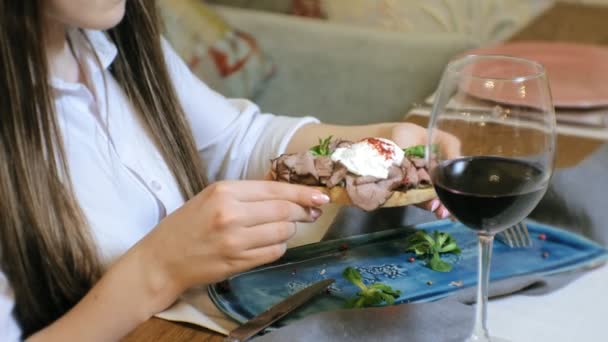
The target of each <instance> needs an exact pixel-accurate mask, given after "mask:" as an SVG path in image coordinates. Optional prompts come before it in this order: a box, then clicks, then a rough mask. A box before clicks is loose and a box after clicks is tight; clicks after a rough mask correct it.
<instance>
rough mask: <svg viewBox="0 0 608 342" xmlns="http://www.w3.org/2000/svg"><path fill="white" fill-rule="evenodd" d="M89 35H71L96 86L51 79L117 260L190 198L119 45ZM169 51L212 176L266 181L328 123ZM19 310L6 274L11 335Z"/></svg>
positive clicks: (78, 166) (76, 168)
mask: <svg viewBox="0 0 608 342" xmlns="http://www.w3.org/2000/svg"><path fill="white" fill-rule="evenodd" d="M85 34H86V35H87V37H88V39H89V41H90V42H91V45H90V46H89V45H88V44H87V42H86V39H85V37H84V36H83V35H82V34H81V33H80V31H77V30H74V31H73V32H70V36H71V39H72V40H73V44H74V47H75V51H76V56H77V58H78V59H79V61H81V63H82V65H83V69H84V71H83V72H84V73H85V74H86V75H87V76H88V79H89V80H90V83H91V89H88V88H87V87H85V86H84V85H82V84H77V83H68V82H65V81H63V80H61V79H57V78H52V79H51V86H52V88H53V90H54V94H55V105H56V110H57V115H58V119H59V120H58V121H59V124H60V127H61V130H62V135H63V138H64V142H65V148H66V153H67V158H68V165H69V170H70V173H71V177H72V182H73V183H74V191H75V194H76V198H77V199H78V202H79V204H80V206H81V208H82V210H83V211H84V214H85V216H86V218H87V219H88V221H89V225H90V228H91V230H92V232H93V236H94V238H95V240H96V244H97V247H98V248H99V251H100V253H101V256H102V260H103V262H104V263H105V264H109V263H111V262H112V261H113V260H114V259H116V258H117V257H119V256H120V255H122V254H123V253H124V252H126V251H127V249H129V248H130V247H131V246H133V245H134V244H135V243H136V242H137V241H138V240H140V239H141V238H142V237H143V236H144V235H146V234H147V233H148V232H149V231H150V230H151V229H153V228H154V227H155V226H156V225H157V224H158V223H159V221H160V220H161V219H162V218H163V217H164V216H165V215H167V214H169V213H171V212H172V211H174V210H175V209H177V208H178V207H180V206H181V205H182V204H183V203H184V198H183V197H182V196H181V194H180V191H179V189H178V186H177V183H176V182H175V179H174V177H173V176H172V174H171V172H170V171H169V168H168V167H167V165H166V164H165V162H164V161H163V159H162V157H161V156H160V154H159V152H158V151H157V149H156V148H155V146H154V144H153V143H152V141H151V139H150V138H149V137H148V135H147V134H146V132H145V131H144V130H143V128H142V127H141V125H140V124H139V123H138V121H137V117H136V115H135V113H134V111H133V108H132V106H131V104H130V103H129V101H128V100H127V98H126V96H125V94H124V92H123V91H122V89H121V88H120V86H119V85H118V83H117V82H116V80H115V79H114V78H113V77H112V75H111V74H110V72H109V71H108V67H109V66H110V64H111V63H112V61H113V60H114V59H115V57H116V53H117V51H116V47H115V46H114V44H113V43H112V42H111V41H110V40H109V39H108V38H107V37H106V35H105V34H104V33H103V32H99V31H85ZM91 47H92V48H93V49H94V51H96V52H97V54H98V57H99V60H100V61H101V65H98V64H97V61H96V60H95V58H94V55H93V50H92V49H91ZM163 50H164V52H165V58H166V62H167V65H168V69H169V73H170V76H171V79H172V81H173V84H174V86H175V89H176V92H177V95H178V98H179V101H180V103H181V105H182V106H183V108H184V111H185V113H186V116H187V118H188V120H189V123H190V126H191V128H192V132H193V134H194V139H195V141H196V147H197V149H198V152H199V155H200V157H201V159H202V161H203V165H204V172H205V177H206V179H207V180H208V181H209V182H213V181H217V180H222V179H245V178H247V179H253V178H262V177H263V175H264V174H265V173H266V171H267V170H268V167H269V159H270V158H273V157H274V156H277V155H279V154H281V153H282V152H283V151H284V150H285V147H286V145H287V143H288V142H289V140H290V138H291V136H292V135H293V134H294V132H295V131H296V130H297V129H298V128H299V127H301V126H302V125H304V124H307V123H311V122H318V121H317V120H316V119H314V118H310V117H306V118H288V117H284V116H274V115H270V114H263V113H261V112H260V110H259V108H258V107H257V106H256V105H255V104H253V103H251V102H249V101H247V100H228V99H226V98H224V97H223V96H221V95H219V94H217V93H216V92H214V91H212V90H211V89H209V88H208V87H207V86H206V85H205V84H203V83H202V82H201V81H200V80H199V79H197V78H196V77H195V76H194V75H193V74H192V73H191V72H190V70H189V69H188V67H187V66H186V65H185V64H184V63H183V62H182V60H181V59H180V58H179V57H178V56H177V54H176V53H175V52H174V51H173V49H172V48H171V47H170V46H169V44H168V43H167V42H166V41H164V40H163ZM104 77H105V80H106V82H107V88H106V87H105V86H104ZM106 96H107V99H108V101H107V103H106V100H105V99H106ZM161 96H162V94H161ZM13 306H14V297H13V293H12V290H11V288H10V285H9V284H8V281H7V279H6V277H5V275H4V274H2V273H1V272H0V336H2V338H1V339H2V340H3V341H13V340H18V339H19V336H20V329H19V327H18V325H17V323H16V321H15V320H14V318H13V316H12V313H11V312H12V309H13Z"/></svg>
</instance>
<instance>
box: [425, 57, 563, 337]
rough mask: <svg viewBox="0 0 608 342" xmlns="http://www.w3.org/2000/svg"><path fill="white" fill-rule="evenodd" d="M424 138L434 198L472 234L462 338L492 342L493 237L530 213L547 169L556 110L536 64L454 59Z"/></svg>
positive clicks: (546, 179)
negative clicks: (473, 253) (474, 283)
mask: <svg viewBox="0 0 608 342" xmlns="http://www.w3.org/2000/svg"><path fill="white" fill-rule="evenodd" d="M429 135H430V136H429V140H428V141H429V146H428V148H427V161H428V165H430V172H431V177H432V180H433V184H434V186H435V190H436V191H437V195H438V197H439V199H440V200H441V201H442V203H443V204H444V205H445V207H446V208H447V209H448V210H449V211H450V213H451V214H452V215H453V216H454V217H455V218H456V219H458V220H459V221H460V222H461V223H462V224H464V225H465V226H467V227H468V228H470V229H473V230H474V231H476V232H477V234H478V236H479V278H478V288H477V305H476V315H475V323H474V328H473V332H472V335H471V337H470V338H469V339H468V341H478V342H482V341H499V339H493V338H491V337H490V335H489V334H488V329H487V326H486V320H487V300H488V281H489V271H490V270H489V268H490V259H491V256H492V244H493V240H494V235H495V234H496V233H498V232H500V231H502V230H504V229H507V228H509V227H511V226H512V225H514V224H517V223H519V222H520V221H521V220H523V219H524V218H525V217H526V216H528V215H529V214H530V212H531V211H532V210H533V209H534V207H536V205H537V204H538V202H539V201H540V199H541V198H542V197H543V195H544V194H545V191H546V189H547V187H548V184H549V180H550V178H551V174H552V171H553V164H554V158H555V139H556V137H555V111H554V108H553V104H552V100H551V92H550V90H549V84H548V82H547V77H546V75H545V70H544V68H543V66H542V65H540V64H539V63H536V62H533V61H529V60H526V59H521V58H514V57H507V56H478V55H470V56H465V57H461V58H459V59H456V60H453V61H452V62H450V63H449V64H448V66H447V67H446V69H445V71H444V74H443V77H442V80H441V83H440V86H439V90H438V93H437V95H436V98H435V103H434V107H433V111H432V115H431V119H430V122H429ZM450 135H451V136H452V138H450V139H446V136H450ZM454 137H455V138H456V139H453V138H454ZM446 140H448V141H452V143H451V144H449V145H448V146H447V148H443V149H436V148H433V146H437V144H438V143H439V142H440V141H446ZM441 146H444V147H445V144H444V145H441ZM455 146H456V147H457V148H454V147H455Z"/></svg>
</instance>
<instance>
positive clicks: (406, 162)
mask: <svg viewBox="0 0 608 342" xmlns="http://www.w3.org/2000/svg"><path fill="white" fill-rule="evenodd" d="M410 167H413V164H412V162H411V161H410V160H409V158H407V157H404V158H403V161H402V162H401V170H402V171H403V172H406V171H407V169H409V168H410Z"/></svg>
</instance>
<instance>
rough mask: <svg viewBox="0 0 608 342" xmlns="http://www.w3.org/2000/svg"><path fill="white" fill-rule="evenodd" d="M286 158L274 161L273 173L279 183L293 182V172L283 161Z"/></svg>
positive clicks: (282, 157)
mask: <svg viewBox="0 0 608 342" xmlns="http://www.w3.org/2000/svg"><path fill="white" fill-rule="evenodd" d="M285 158H286V156H285V155H283V156H281V157H279V158H276V159H273V160H272V165H271V168H272V173H273V174H274V177H275V178H276V180H278V181H282V182H290V181H291V177H290V175H291V170H290V169H289V168H288V167H287V166H286V165H285V163H284V162H283V160H284V159H285Z"/></svg>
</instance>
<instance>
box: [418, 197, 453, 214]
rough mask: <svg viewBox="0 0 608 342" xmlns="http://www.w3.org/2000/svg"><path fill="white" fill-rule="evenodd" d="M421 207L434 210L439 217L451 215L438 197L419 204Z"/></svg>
mask: <svg viewBox="0 0 608 342" xmlns="http://www.w3.org/2000/svg"><path fill="white" fill-rule="evenodd" d="M417 206H418V207H419V208H422V209H425V210H428V211H430V212H433V213H434V214H435V216H437V218H440V219H446V218H448V217H450V215H451V214H450V212H449V211H448V209H447V208H446V207H445V206H444V205H443V204H441V202H440V201H439V199H438V198H435V199H433V200H430V201H428V202H424V203H420V204H418V205H417Z"/></svg>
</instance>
